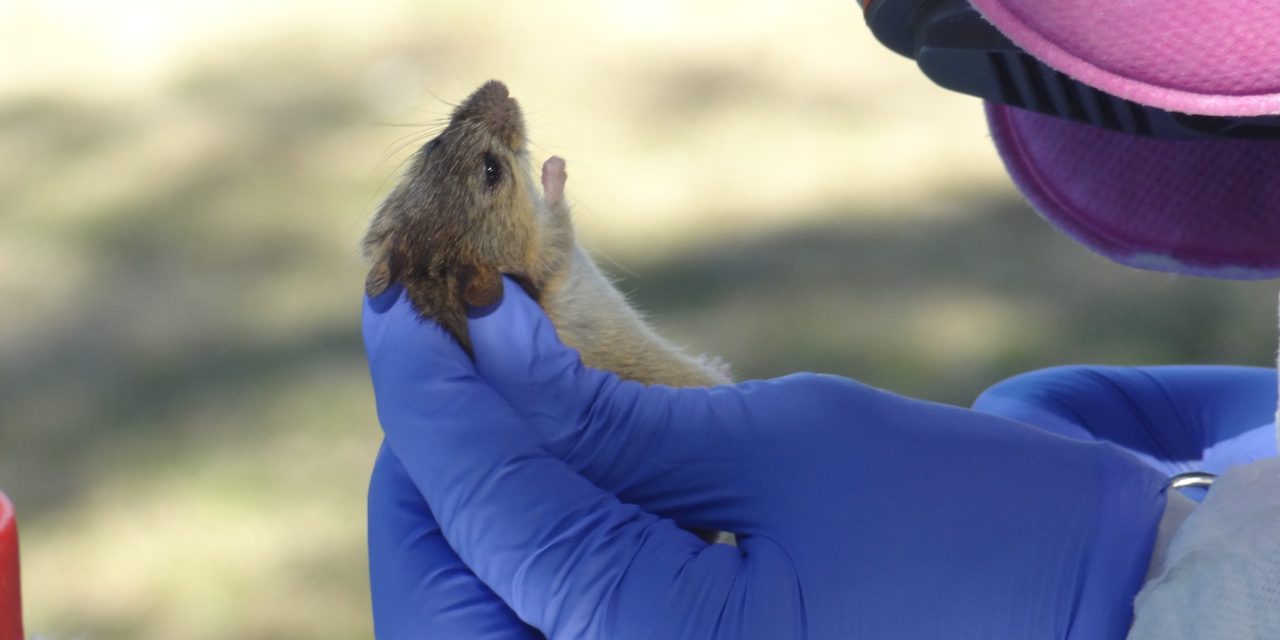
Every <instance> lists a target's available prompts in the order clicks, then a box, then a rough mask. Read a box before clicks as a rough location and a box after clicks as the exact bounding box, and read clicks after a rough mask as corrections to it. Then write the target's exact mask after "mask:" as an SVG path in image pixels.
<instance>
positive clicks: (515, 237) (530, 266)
mask: <svg viewBox="0 0 1280 640" xmlns="http://www.w3.org/2000/svg"><path fill="white" fill-rule="evenodd" d="M527 147H528V143H527V135H526V130H525V124H524V118H523V114H522V113H521V110H520V106H519V104H518V103H517V102H516V101H515V99H514V98H512V97H511V96H510V93H509V92H508V90H507V87H506V86H505V85H503V84H502V83H501V82H498V81H496V80H491V81H489V82H487V83H485V84H484V85H483V86H481V87H480V88H479V89H477V90H476V91H475V92H474V93H472V94H471V95H470V96H469V97H468V98H467V99H466V100H464V101H463V102H462V103H461V104H459V105H458V106H457V107H456V108H455V109H454V111H453V113H452V114H451V116H450V119H449V123H448V125H447V126H446V127H445V128H444V129H443V130H442V131H441V132H440V133H439V135H437V136H436V137H435V138H433V139H431V140H430V141H429V142H427V143H426V144H424V145H423V146H422V148H420V149H419V150H418V151H417V152H416V153H415V154H414V156H413V158H412V160H411V162H410V166H409V168H408V170H407V172H406V173H405V175H404V176H403V178H402V179H401V180H400V182H399V183H398V184H397V185H396V187H395V188H394V189H393V190H392V192H391V193H390V194H389V195H388V196H387V197H386V199H385V200H384V201H383V202H382V204H381V206H380V207H379V208H378V210H377V212H376V213H375V215H374V217H373V220H372V222H371V223H370V225H369V230H368V232H367V233H366V235H365V237H364V240H363V243H362V250H363V253H364V256H365V257H366V259H368V260H369V262H370V264H371V268H370V271H369V274H368V277H367V278H366V280H365V293H366V294H367V295H370V296H374V295H378V294H380V293H382V292H383V291H385V290H386V289H387V287H389V286H390V285H391V284H392V283H393V282H400V283H401V284H402V285H403V286H404V287H405V290H406V291H407V293H408V295H409V298H410V300H411V301H412V302H413V304H414V307H415V308H416V309H417V310H418V311H419V313H421V314H422V315H423V316H424V317H427V318H430V319H432V320H434V321H435V322H437V323H439V324H440V325H441V326H443V327H444V328H445V329H446V330H447V331H448V332H449V333H450V334H451V335H453V336H454V338H456V339H457V340H458V342H459V344H461V345H462V347H463V349H464V350H466V351H467V352H468V354H470V353H471V341H470V338H469V336H468V333H467V317H466V308H467V307H469V306H483V305H486V304H491V303H493V302H496V301H497V300H498V298H499V297H500V296H501V293H502V274H507V275H510V276H512V277H514V278H515V279H516V280H517V281H518V282H520V284H521V286H523V287H524V288H525V289H526V290H527V291H528V292H529V293H530V294H531V295H532V296H533V297H534V299H536V300H537V301H538V304H539V305H541V306H542V308H543V310H544V311H545V312H546V314H547V316H548V318H550V319H551V322H552V324H554V325H555V327H556V331H557V333H558V335H559V337H560V339H561V340H562V341H563V342H564V343H565V344H567V345H568V346H570V347H573V348H574V349H576V350H577V351H578V353H579V354H580V355H581V357H582V361H583V363H584V364H585V365H587V366H589V367H593V368H598V369H605V370H609V371H613V372H614V373H617V374H618V375H619V376H621V377H623V378H626V379H630V380H636V381H638V382H641V383H644V384H663V385H668V386H677V387H690V386H714V385H718V384H726V383H729V382H731V377H730V375H729V373H728V368H727V367H726V366H725V365H724V364H723V363H721V362H720V361H718V360H715V359H710V358H707V357H705V356H702V357H694V356H691V355H689V354H686V353H684V352H683V351H681V350H680V349H679V348H677V347H676V346H675V345H673V344H672V343H671V342H669V341H667V340H666V339H664V338H662V337H661V336H659V335H658V334H657V333H656V332H655V331H654V330H653V329H652V328H650V327H649V326H648V325H647V324H646V323H645V321H644V320H643V318H642V317H641V316H640V314H639V313H638V312H637V311H636V310H635V309H634V308H632V306H631V305H630V304H629V303H628V302H627V300H626V297H625V296H624V295H623V294H622V293H621V292H620V291H618V289H617V287H615V286H614V285H613V283H612V282H611V281H610V280H609V278H608V277H607V276H606V275H605V274H604V273H603V272H602V271H601V270H600V268H599V267H598V266H597V265H596V264H595V262H594V261H593V260H592V259H591V257H590V255H589V254H588V253H587V252H586V251H585V250H584V249H583V248H582V247H581V246H580V245H579V244H578V242H577V239H576V237H575V234H574V230H573V220H572V217H571V214H570V211H569V204H568V201H567V199H566V197H565V193H564V187H565V182H566V181H567V179H568V175H567V173H566V167H565V162H564V160H563V159H561V158H559V157H552V158H550V159H548V160H547V161H546V162H545V163H544V164H543V165H542V171H541V176H540V179H539V180H538V181H536V182H535V180H534V177H533V169H532V165H531V164H530V160H529V155H528V149H527Z"/></svg>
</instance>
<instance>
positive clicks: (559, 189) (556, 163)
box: [542, 156, 569, 207]
mask: <svg viewBox="0 0 1280 640" xmlns="http://www.w3.org/2000/svg"><path fill="white" fill-rule="evenodd" d="M568 179H569V174H568V173H566V172H565V165H564V158H561V157H560V156H551V157H550V158H547V161H546V162H544V163H542V198H543V200H546V202H547V205H548V206H552V207H555V206H558V205H559V204H561V202H563V201H564V183H565V181H566V180H568Z"/></svg>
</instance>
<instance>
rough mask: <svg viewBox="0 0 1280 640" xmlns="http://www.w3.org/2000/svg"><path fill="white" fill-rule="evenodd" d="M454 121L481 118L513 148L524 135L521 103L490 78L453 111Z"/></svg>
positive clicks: (500, 84)
mask: <svg viewBox="0 0 1280 640" xmlns="http://www.w3.org/2000/svg"><path fill="white" fill-rule="evenodd" d="M454 119H455V120H470V121H477V120H478V121H480V122H482V123H483V124H484V125H485V127H486V128H488V129H489V130H491V131H492V132H494V133H495V134H496V135H498V137H499V138H501V139H502V140H503V141H504V142H506V144H508V145H509V146H511V147H512V148H513V149H514V148H516V147H518V146H519V145H520V144H521V142H522V139H523V135H524V121H523V119H522V118H521V115H520V105H519V104H517V103H516V101H515V99H514V98H512V97H511V94H510V93H509V92H508V91H507V85H505V84H502V83H501V82H499V81H497V80H490V81H488V82H486V83H484V84H483V85H481V86H480V88H479V89H476V90H475V92H474V93H472V94H471V95H470V96H469V97H468V98H467V99H466V100H464V101H463V102H462V105H461V106H459V107H458V110H457V112H456V113H455V114H454Z"/></svg>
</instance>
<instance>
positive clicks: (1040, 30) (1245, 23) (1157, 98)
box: [971, 0, 1280, 116]
mask: <svg viewBox="0 0 1280 640" xmlns="http://www.w3.org/2000/svg"><path fill="white" fill-rule="evenodd" d="M971 2H972V3H973V5H974V7H975V8H977V9H978V11H980V12H981V13H982V14H983V16H985V17H986V18H987V19H988V20H990V21H991V22H992V23H993V24H995V26H996V27H997V28H998V29H1000V31H1001V32H1003V33H1004V34H1005V35H1006V36H1008V37H1009V39H1011V40H1013V41H1014V42H1015V43H1017V44H1018V46H1020V47H1022V48H1023V49H1025V50H1026V51H1027V52H1029V53H1031V54H1032V55H1034V56H1035V57H1037V58H1039V59H1040V60H1042V61H1043V62H1044V63H1045V64H1048V65H1049V66H1050V67H1053V68H1055V69H1057V70H1059V71H1061V72H1063V73H1065V74H1067V75H1069V76H1071V77H1073V78H1076V79H1077V80H1080V81H1081V82H1084V83H1085V84H1088V85H1091V86H1094V87H1097V88H1099V89H1102V90H1103V91H1106V92H1108V93H1112V94H1115V95H1117V96H1120V97H1122V98H1127V99H1129V100H1133V101H1134V102H1138V103H1141V104H1146V105H1150V106H1154V107H1159V108H1162V109H1166V110H1170V111H1180V112H1185V113H1198V114H1203V115H1222V116H1254V115H1267V114H1275V113H1280V2H1274V1H1273V0H1101V1H1099V0H971Z"/></svg>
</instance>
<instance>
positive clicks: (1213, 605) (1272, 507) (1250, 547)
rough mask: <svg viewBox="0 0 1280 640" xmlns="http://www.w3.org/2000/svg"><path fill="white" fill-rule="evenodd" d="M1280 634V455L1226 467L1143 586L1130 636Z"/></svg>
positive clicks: (1137, 639) (1173, 639)
mask: <svg viewBox="0 0 1280 640" xmlns="http://www.w3.org/2000/svg"><path fill="white" fill-rule="evenodd" d="M1184 639H1185V640H1192V639H1194V640H1277V639H1280V459H1276V458H1269V459H1267V460H1262V461H1259V462H1254V463H1252V464H1248V465H1241V466H1238V467H1234V468H1232V469H1229V470H1227V471H1226V472H1225V473H1224V474H1223V475H1221V476H1219V477H1218V479H1217V480H1216V481H1215V482H1214V484H1213V488H1212V489H1211V490H1210V491H1209V496H1208V497H1207V498H1205V500H1204V502H1203V503H1201V505H1200V506H1199V507H1197V508H1196V509H1195V511H1193V512H1192V513H1191V515H1190V516H1188V517H1187V519H1186V520H1185V521H1184V522H1183V524H1182V526H1181V527H1179V528H1178V530H1177V532H1176V533H1174V535H1173V539H1172V541H1171V542H1170V543H1169V549H1168V553H1167V555H1166V557H1165V561H1164V565H1163V567H1162V568H1161V569H1160V571H1159V572H1158V574H1157V575H1156V577H1155V578H1154V579H1152V580H1149V581H1148V582H1147V583H1146V585H1144V586H1143V588H1142V591H1141V592H1140V593H1139V594H1138V598H1137V601H1136V602H1135V607H1134V623H1133V627H1132V629H1131V630H1130V632H1129V640H1184Z"/></svg>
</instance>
